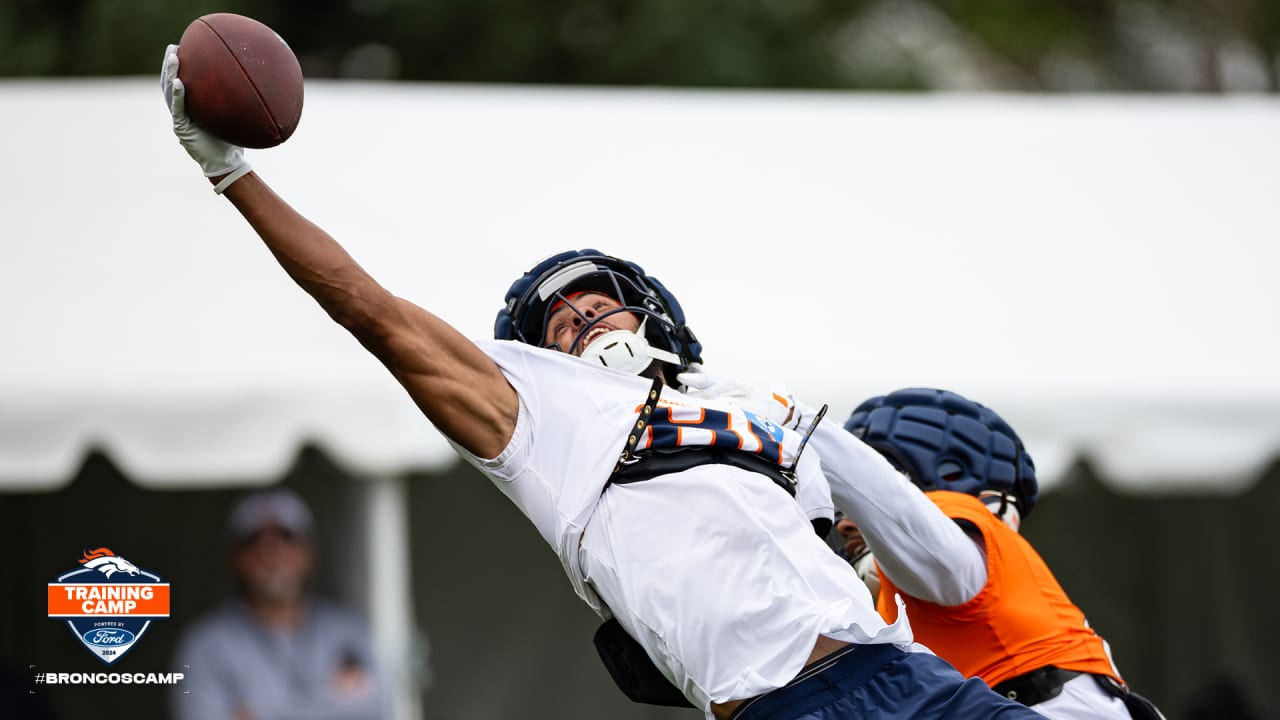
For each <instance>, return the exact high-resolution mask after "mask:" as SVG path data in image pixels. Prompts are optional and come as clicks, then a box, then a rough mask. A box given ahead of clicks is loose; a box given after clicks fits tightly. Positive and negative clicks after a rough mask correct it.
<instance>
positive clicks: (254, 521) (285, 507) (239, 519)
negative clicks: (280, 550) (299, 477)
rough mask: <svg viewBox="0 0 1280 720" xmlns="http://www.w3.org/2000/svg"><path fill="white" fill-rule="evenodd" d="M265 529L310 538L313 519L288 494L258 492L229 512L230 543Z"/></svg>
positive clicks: (297, 501) (313, 524) (290, 494)
mask: <svg viewBox="0 0 1280 720" xmlns="http://www.w3.org/2000/svg"><path fill="white" fill-rule="evenodd" d="M269 527H278V528H281V529H284V530H287V531H289V532H290V533H293V534H294V535H298V536H299V537H305V538H310V537H311V536H312V533H313V532H314V531H315V519H314V518H313V517H312V515H311V511H310V510H309V509H307V505H306V503H304V502H302V499H301V498H299V497H298V496H297V495H295V494H294V493H293V492H292V491H290V490H285V489H283V488H272V489H270V490H259V491H256V492H254V493H251V494H249V495H247V496H245V497H244V498H243V499H241V500H240V501H239V502H238V503H237V504H236V506H235V508H234V509H232V511H231V516H230V518H229V520H228V521H227V535H228V537H229V538H230V539H231V540H232V541H233V542H239V541H241V540H245V539H247V538H250V537H252V536H253V535H254V533H257V532H259V531H261V530H265V529H266V528H269Z"/></svg>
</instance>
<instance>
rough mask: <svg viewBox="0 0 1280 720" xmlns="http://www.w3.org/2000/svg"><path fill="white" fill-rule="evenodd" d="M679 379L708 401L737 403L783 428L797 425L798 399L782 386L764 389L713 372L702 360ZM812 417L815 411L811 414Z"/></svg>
mask: <svg viewBox="0 0 1280 720" xmlns="http://www.w3.org/2000/svg"><path fill="white" fill-rule="evenodd" d="M676 381H677V382H679V383H680V384H682V385H684V393H685V394H686V395H692V396H693V397H697V398H704V399H707V400H722V401H725V402H729V403H733V404H734V405H737V406H738V407H740V408H742V409H744V410H750V411H751V412H753V413H758V414H760V415H763V416H764V417H766V418H768V419H769V420H771V421H772V422H774V423H776V424H778V425H781V426H783V427H790V428H793V429H794V427H795V424H796V421H797V419H798V417H797V416H798V415H800V413H798V412H797V409H798V408H797V407H796V401H795V399H794V398H792V397H791V393H789V392H787V391H786V390H784V389H782V388H773V389H768V390H766V389H763V388H758V387H755V386H753V385H748V384H746V383H743V382H740V381H738V380H736V379H734V378H730V377H726V376H723V375H718V374H715V373H709V372H707V371H706V369H705V368H703V367H702V365H701V364H699V363H691V364H690V365H689V369H688V370H686V371H685V372H682V373H680V374H679V375H676ZM810 417H812V414H810Z"/></svg>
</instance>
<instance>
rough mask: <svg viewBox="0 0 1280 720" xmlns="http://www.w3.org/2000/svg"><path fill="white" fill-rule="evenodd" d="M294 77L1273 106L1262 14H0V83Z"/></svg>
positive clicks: (424, 0) (1016, 5) (92, 1)
mask: <svg viewBox="0 0 1280 720" xmlns="http://www.w3.org/2000/svg"><path fill="white" fill-rule="evenodd" d="M210 12H235V13H240V14H244V15H249V16H252V17H255V18H257V19H259V20H261V21H263V22H265V23H267V24H268V25H270V26H271V27H273V28H275V29H276V30H277V31H278V32H279V33H280V34H281V35H282V36H283V37H284V38H285V39H286V40H287V41H288V42H289V44H290V45H291V46H292V47H293V49H294V50H295V52H297V54H298V56H299V58H300V59H301V60H302V63H303V70H304V72H305V73H306V75H307V76H308V77H333V78H344V77H345V78H364V79H385V80H424V81H437V82H470V83H557V84H595V85H664V86H685V87H761V88H815V89H819V88H822V89H825V88H848V89H868V90H995V91H1005V90H1025V91H1133V92H1146V91H1157V92H1181V91H1210V92H1213V91H1249V92H1275V91H1276V90H1277V88H1278V85H1280V83H1278V81H1277V75H1278V72H1280V68H1278V66H1280V2H1277V1H1276V0H967V1H963V2H962V1H960V0H533V1H530V0H222V1H221V2H217V3H211V2H207V1H204V0H164V1H162V0H0V47H4V48H6V49H5V51H4V53H3V54H0V76H10V77H16V76H102V75H138V74H145V73H150V72H152V71H153V70H154V67H153V66H156V65H158V62H159V61H158V60H157V58H159V56H160V52H161V50H162V49H163V47H164V45H165V44H167V43H170V42H176V41H177V40H178V38H179V37H180V36H181V34H182V30H183V28H185V27H186V25H187V23H189V22H190V21H191V20H193V19H194V18H196V17H198V16H200V15H203V14H205V13H210Z"/></svg>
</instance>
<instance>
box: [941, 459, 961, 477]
mask: <svg viewBox="0 0 1280 720" xmlns="http://www.w3.org/2000/svg"><path fill="white" fill-rule="evenodd" d="M934 472H936V473H937V476H938V477H939V478H941V479H942V481H943V482H955V481H957V480H959V479H960V478H962V477H964V468H963V467H961V466H960V463H958V462H956V461H955V460H943V461H941V462H939V463H938V467H937V469H936V470H935V471H934Z"/></svg>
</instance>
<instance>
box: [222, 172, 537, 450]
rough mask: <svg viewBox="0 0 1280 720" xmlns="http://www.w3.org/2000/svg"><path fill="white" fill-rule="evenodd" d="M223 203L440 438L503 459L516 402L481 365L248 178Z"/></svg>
mask: <svg viewBox="0 0 1280 720" xmlns="http://www.w3.org/2000/svg"><path fill="white" fill-rule="evenodd" d="M211 180H217V178H216V177H215V178H211ZM226 196H227V198H228V199H229V200H230V201H231V203H232V204H233V205H235V207H236V209H237V210H239V211H240V214H241V215H243V216H244V218H245V219H246V220H248V221H249V224H250V225H251V226H252V227H253V229H254V231H256V232H257V233H258V236H259V237H261V238H262V240H263V242H264V243H266V245H267V248H268V249H269V250H271V252H272V254H273V255H275V257H276V260H278V261H279V262H280V266H281V267H283V268H284V270H285V272H287V273H288V274H289V276H290V277H291V278H293V280H294V282H296V283H298V285H299V286H301V287H302V289H303V290H306V291H307V293H308V294H310V295H311V297H313V298H315V300H316V302H318V303H319V304H320V306H321V307H322V308H324V310H325V312H327V313H329V317H331V318H333V320H334V321H335V322H337V323H338V324H339V325H342V326H343V327H344V328H346V329H347V330H348V331H349V332H350V333H351V334H352V335H354V336H355V338H356V339H357V340H359V341H360V344H361V345H363V346H364V347H365V348H366V349H367V350H368V351H369V352H371V353H373V355H374V356H375V357H377V358H378V360H380V361H382V364H383V365H385V366H386V367H387V369H388V370H390V371H391V374H392V375H394V376H395V378H396V380H398V381H399V382H400V384H401V385H402V386H404V389H405V390H406V391H408V393H409V395H410V397H412V398H413V400H414V402H415V403H417V405H418V407H419V408H421V409H422V412H423V413H424V414H426V416H427V417H428V418H429V419H430V420H431V422H432V423H433V424H435V426H436V427H437V428H439V429H440V431H441V432H443V433H444V434H445V435H448V436H449V437H450V438H452V439H453V440H454V441H456V442H457V443H458V444H460V445H461V446H462V447H464V448H466V449H467V450H469V451H471V452H472V453H474V454H476V455H477V456H479V457H485V458H490V457H495V456H497V455H498V454H499V453H500V452H501V451H502V448H504V447H505V446H506V444H507V441H508V440H509V439H510V438H511V433H512V432H513V431H514V429H515V421H516V411H517V399H516V392H515V390H514V389H513V388H512V387H511V385H510V384H509V383H508V382H507V379H506V377H504V376H503V375H502V372H501V371H500V370H499V369H498V366H497V365H496V364H495V363H494V362H493V360H491V359H490V358H489V356H487V355H485V354H484V353H483V352H482V351H481V350H480V348H478V347H476V345H475V344H474V343H472V342H471V341H470V340H468V339H467V338H466V337H464V336H463V335H462V334H460V333H459V332H458V331H457V330H455V329H454V328H453V327H452V326H450V325H449V324H448V323H446V322H444V321H443V320H441V319H440V318H438V317H436V316H435V315H433V314H431V313H429V312H427V311H426V310H424V309H422V308H420V307H418V306H417V305H414V304H413V303H411V302H409V301H408V300H404V299H402V298H399V297H396V296H395V295H393V294H391V293H390V292H389V291H387V290H386V289H385V288H384V287H382V286H381V285H379V284H378V283H377V282H376V281H375V280H374V279H373V277H371V276H370V275H369V274H368V273H367V272H365V270H364V268H362V267H360V265H359V264H358V263H356V261H355V260H354V259H352V257H351V256H350V255H349V254H348V253H347V251H346V250H345V249H343V247H342V246H341V245H339V244H338V243H337V241H335V240H334V239H333V238H332V237H331V236H330V235H329V234H328V233H327V232H325V231H324V230H322V229H321V228H319V227H318V226H316V225H315V224H314V223H312V222H311V221H310V220H307V219H306V218H305V217H303V216H302V215H301V214H299V213H298V212H297V211H296V210H294V209H293V208H292V207H291V206H290V205H289V204H288V203H286V202H285V201H284V200H283V199H281V198H280V197H279V196H278V195H276V194H275V193H274V192H272V190H271V188H269V187H267V185H266V183H264V182H263V181H262V180H261V178H259V177H258V176H257V174H256V173H252V172H251V173H249V174H248V175H245V176H244V177H243V178H241V179H240V180H237V181H236V182H235V183H234V184H232V185H231V186H230V187H229V188H227V190H226Z"/></svg>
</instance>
